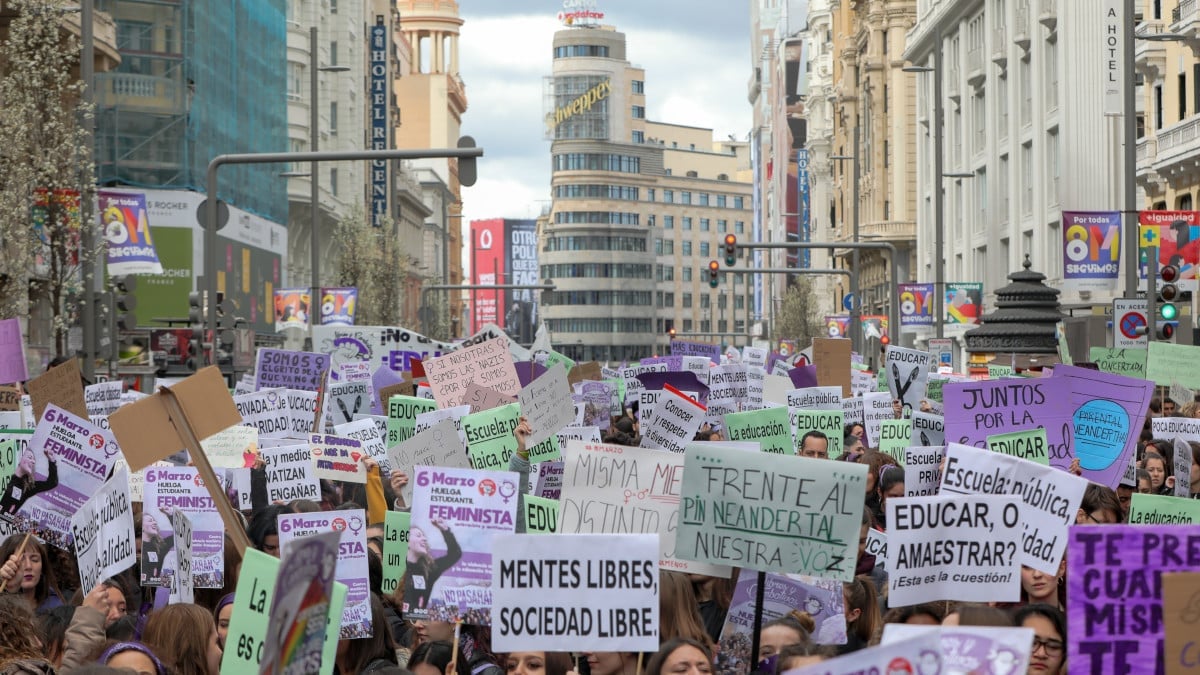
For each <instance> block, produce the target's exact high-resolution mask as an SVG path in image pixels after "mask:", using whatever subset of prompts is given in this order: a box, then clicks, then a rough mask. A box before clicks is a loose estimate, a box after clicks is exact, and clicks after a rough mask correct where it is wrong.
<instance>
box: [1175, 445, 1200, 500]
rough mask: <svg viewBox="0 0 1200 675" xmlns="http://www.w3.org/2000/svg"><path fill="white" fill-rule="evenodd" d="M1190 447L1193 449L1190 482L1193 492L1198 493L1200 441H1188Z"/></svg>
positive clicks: (1199, 482) (1199, 481)
mask: <svg viewBox="0 0 1200 675" xmlns="http://www.w3.org/2000/svg"><path fill="white" fill-rule="evenodd" d="M1188 447H1189V448H1191V449H1192V472H1191V474H1190V475H1189V476H1188V482H1189V483H1191V486H1192V494H1196V488H1197V487H1200V443H1197V442H1196V441H1188ZM1175 480H1179V478H1176V479H1175Z"/></svg>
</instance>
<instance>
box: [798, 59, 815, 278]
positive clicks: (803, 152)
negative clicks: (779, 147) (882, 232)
mask: <svg viewBox="0 0 1200 675" xmlns="http://www.w3.org/2000/svg"><path fill="white" fill-rule="evenodd" d="M801 70H802V71H803V69H801ZM796 184H797V192H798V193H799V195H800V241H811V240H812V213H811V212H810V210H809V209H810V208H811V201H812V198H811V196H810V195H809V191H808V149H807V148H800V149H799V150H797V151H796ZM800 267H803V268H809V267H812V258H811V251H809V249H804V250H802V251H800Z"/></svg>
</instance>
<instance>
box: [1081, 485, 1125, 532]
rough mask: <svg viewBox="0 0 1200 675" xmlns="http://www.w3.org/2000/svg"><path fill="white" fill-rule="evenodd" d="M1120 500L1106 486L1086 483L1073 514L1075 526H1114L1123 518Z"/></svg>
mask: <svg viewBox="0 0 1200 675" xmlns="http://www.w3.org/2000/svg"><path fill="white" fill-rule="evenodd" d="M1123 516H1124V511H1123V510H1122V509H1121V499H1120V497H1118V496H1117V493H1116V492H1115V491H1113V489H1112V488H1110V487H1108V486H1107V485H1099V484H1097V483H1088V486H1087V489H1085V490H1084V491H1083V499H1082V500H1080V502H1079V510H1078V511H1076V512H1075V524H1076V525H1116V524H1117V523H1120V522H1121V521H1123V520H1124V519H1125V518H1124V517H1123Z"/></svg>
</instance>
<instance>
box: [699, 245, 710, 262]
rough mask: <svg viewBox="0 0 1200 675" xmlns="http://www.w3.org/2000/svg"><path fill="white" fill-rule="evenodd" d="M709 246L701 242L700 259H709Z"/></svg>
mask: <svg viewBox="0 0 1200 675" xmlns="http://www.w3.org/2000/svg"><path fill="white" fill-rule="evenodd" d="M709 250H710V248H709V244H708V242H707V241H702V242H700V257H701V258H707V257H708V255H709Z"/></svg>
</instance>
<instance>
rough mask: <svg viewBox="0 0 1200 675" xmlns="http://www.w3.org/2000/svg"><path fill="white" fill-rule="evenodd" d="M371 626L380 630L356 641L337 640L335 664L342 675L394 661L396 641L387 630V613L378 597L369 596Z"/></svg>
mask: <svg viewBox="0 0 1200 675" xmlns="http://www.w3.org/2000/svg"><path fill="white" fill-rule="evenodd" d="M371 625H373V626H378V627H380V628H382V630H378V629H377V630H373V631H371V637H369V638H360V639H357V640H346V639H343V640H338V646H337V662H338V665H339V666H341V671H342V672H343V673H361V672H362V671H364V670H366V668H367V665H369V664H370V663H371V662H372V661H377V660H380V659H383V660H384V661H387V662H389V663H397V661H396V641H395V640H393V639H392V631H390V630H388V629H387V626H388V618H387V612H386V610H384V608H383V601H382V600H380V599H379V596H378V595H375V594H374V593H372V594H371Z"/></svg>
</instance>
